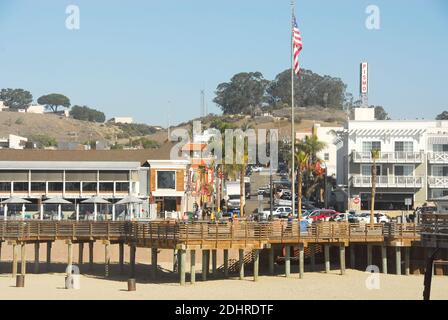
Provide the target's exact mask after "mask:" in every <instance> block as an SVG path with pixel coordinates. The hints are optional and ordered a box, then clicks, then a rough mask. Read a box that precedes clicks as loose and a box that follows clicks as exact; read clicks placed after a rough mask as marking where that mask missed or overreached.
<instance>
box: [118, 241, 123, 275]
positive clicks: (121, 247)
mask: <svg viewBox="0 0 448 320" xmlns="http://www.w3.org/2000/svg"><path fill="white" fill-rule="evenodd" d="M118 261H119V264H120V274H123V273H124V243H123V242H120V243H118Z"/></svg>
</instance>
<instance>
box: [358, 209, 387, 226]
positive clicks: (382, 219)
mask: <svg viewBox="0 0 448 320" xmlns="http://www.w3.org/2000/svg"><path fill="white" fill-rule="evenodd" d="M374 217H375V221H374V222H375V223H387V222H390V218H389V217H388V216H387V215H386V214H384V213H382V212H375V213H374ZM356 220H357V221H356V222H360V223H370V212H363V213H361V214H360V215H359V216H357V217H356Z"/></svg>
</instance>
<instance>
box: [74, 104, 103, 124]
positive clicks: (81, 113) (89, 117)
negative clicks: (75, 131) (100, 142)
mask: <svg viewBox="0 0 448 320" xmlns="http://www.w3.org/2000/svg"><path fill="white" fill-rule="evenodd" d="M70 116H71V117H73V119H77V120H83V121H90V122H100V123H103V122H104V121H106V116H105V115H104V113H103V112H101V111H98V110H95V109H92V108H89V107H87V106H82V107H81V106H78V105H76V106H73V107H72V108H71V110H70Z"/></svg>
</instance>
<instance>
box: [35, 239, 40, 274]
mask: <svg viewBox="0 0 448 320" xmlns="http://www.w3.org/2000/svg"><path fill="white" fill-rule="evenodd" d="M39 249H40V243H39V242H36V243H34V273H36V274H37V273H39Z"/></svg>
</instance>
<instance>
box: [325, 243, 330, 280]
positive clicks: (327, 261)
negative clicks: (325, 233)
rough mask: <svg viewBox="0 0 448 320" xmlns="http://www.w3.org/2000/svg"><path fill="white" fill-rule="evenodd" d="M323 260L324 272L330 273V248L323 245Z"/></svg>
mask: <svg viewBox="0 0 448 320" xmlns="http://www.w3.org/2000/svg"><path fill="white" fill-rule="evenodd" d="M324 259H325V272H326V273H329V272H330V246H329V245H328V244H325V245H324Z"/></svg>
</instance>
